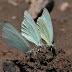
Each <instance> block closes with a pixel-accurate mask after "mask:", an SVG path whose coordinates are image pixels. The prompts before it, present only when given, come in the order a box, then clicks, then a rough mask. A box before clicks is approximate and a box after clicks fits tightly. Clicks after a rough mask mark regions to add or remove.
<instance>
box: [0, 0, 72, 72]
mask: <svg viewBox="0 0 72 72" xmlns="http://www.w3.org/2000/svg"><path fill="white" fill-rule="evenodd" d="M54 2H55V5H54V8H53V10H52V12H51V13H50V15H51V18H52V23H53V29H54V42H55V44H56V54H57V55H56V56H53V54H52V53H51V52H50V51H49V50H48V54H46V55H47V56H48V55H49V57H47V58H46V59H51V58H50V57H52V58H53V60H52V61H51V62H49V61H46V63H43V65H42V67H43V68H45V69H41V68H40V69H41V70H38V69H37V68H36V69H37V70H38V71H37V72H41V71H42V72H53V71H54V72H72V24H71V23H72V0H55V1H54ZM64 2H68V3H69V6H68V7H67V8H66V9H65V10H64V11H62V10H61V9H60V7H61V4H62V3H64ZM28 8H29V5H28V4H26V3H25V2H24V0H21V1H19V5H18V6H13V5H12V4H10V3H8V2H7V0H1V1H0V72H4V71H3V63H4V62H6V61H8V60H27V59H25V58H28V57H25V56H26V55H25V54H24V53H23V52H21V51H19V50H17V49H15V48H12V47H9V46H8V45H6V43H5V41H4V39H3V37H2V30H1V24H2V23H3V21H4V20H7V21H9V22H10V23H11V24H12V25H14V26H15V27H16V28H17V29H18V30H19V31H20V29H21V22H22V20H23V14H24V13H23V12H24V10H26V9H28ZM30 44H31V43H30ZM31 46H32V47H33V44H31ZM46 53H47V52H46ZM50 53H51V54H50ZM51 55H52V56H51ZM41 57H42V56H41ZM41 57H39V58H41ZM37 59H38V58H37ZM37 59H36V60H37ZM56 60H59V61H58V63H56ZM38 61H39V60H38ZM43 61H44V60H43ZM25 62H26V61H24V62H23V63H25ZM40 62H42V61H40ZM47 62H49V63H47ZM35 64H36V63H35ZM47 64H48V65H47ZM29 65H30V64H29ZM33 65H34V64H33ZM40 65H41V64H40ZM50 65H51V66H50ZM52 65H53V66H52ZM63 65H65V67H64V66H63ZM50 67H52V68H50ZM26 68H27V67H26ZM48 68H49V69H50V70H51V71H50V70H49V69H48ZM58 68H59V69H58ZM27 70H28V69H27ZM33 70H34V69H33ZM33 70H32V72H34V71H33ZM29 72H31V71H29Z"/></svg>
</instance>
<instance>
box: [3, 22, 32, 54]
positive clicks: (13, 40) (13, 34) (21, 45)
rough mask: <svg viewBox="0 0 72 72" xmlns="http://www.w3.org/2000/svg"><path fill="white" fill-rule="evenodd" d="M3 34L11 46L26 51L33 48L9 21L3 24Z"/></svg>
mask: <svg viewBox="0 0 72 72" xmlns="http://www.w3.org/2000/svg"><path fill="white" fill-rule="evenodd" d="M2 35H3V37H4V39H5V41H6V43H7V44H8V45H9V46H12V47H14V48H17V49H19V50H21V51H23V52H25V53H26V52H27V51H29V50H30V48H31V47H30V45H29V44H28V42H27V41H26V39H25V38H24V37H22V35H21V34H20V32H19V31H18V30H17V29H16V28H15V27H14V26H12V25H11V24H10V23H8V22H7V21H6V22H4V23H3V24H2Z"/></svg>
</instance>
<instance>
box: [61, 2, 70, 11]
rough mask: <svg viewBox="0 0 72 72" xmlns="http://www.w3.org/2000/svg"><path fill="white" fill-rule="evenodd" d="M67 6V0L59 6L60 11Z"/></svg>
mask: <svg viewBox="0 0 72 72" xmlns="http://www.w3.org/2000/svg"><path fill="white" fill-rule="evenodd" d="M67 8H69V3H68V2H64V3H62V4H61V6H60V10H61V11H65V10H66V9H67Z"/></svg>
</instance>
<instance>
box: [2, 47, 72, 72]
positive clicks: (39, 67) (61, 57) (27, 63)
mask: <svg viewBox="0 0 72 72" xmlns="http://www.w3.org/2000/svg"><path fill="white" fill-rule="evenodd" d="M3 69H4V72H6V71H7V72H16V71H18V72H71V71H72V63H71V62H70V60H69V58H67V57H66V56H65V52H64V51H63V50H56V49H52V51H51V48H50V49H48V48H44V49H41V51H39V52H38V53H36V54H32V55H26V56H25V57H24V59H23V60H12V61H7V62H5V63H4V64H3ZM11 70H13V71H11Z"/></svg>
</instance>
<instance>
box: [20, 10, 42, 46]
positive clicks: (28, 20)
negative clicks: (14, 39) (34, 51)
mask: <svg viewBox="0 0 72 72" xmlns="http://www.w3.org/2000/svg"><path fill="white" fill-rule="evenodd" d="M21 27H22V28H21V34H22V35H23V36H24V37H25V38H26V39H27V40H29V41H31V42H33V43H34V44H36V45H38V44H40V43H41V38H40V35H39V32H38V29H37V27H36V24H35V22H34V20H33V19H32V17H31V16H30V14H29V13H28V12H27V11H25V12H24V20H23V21H22V25H21Z"/></svg>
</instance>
